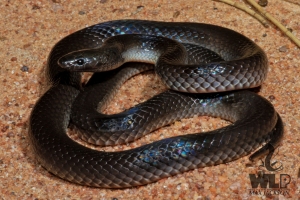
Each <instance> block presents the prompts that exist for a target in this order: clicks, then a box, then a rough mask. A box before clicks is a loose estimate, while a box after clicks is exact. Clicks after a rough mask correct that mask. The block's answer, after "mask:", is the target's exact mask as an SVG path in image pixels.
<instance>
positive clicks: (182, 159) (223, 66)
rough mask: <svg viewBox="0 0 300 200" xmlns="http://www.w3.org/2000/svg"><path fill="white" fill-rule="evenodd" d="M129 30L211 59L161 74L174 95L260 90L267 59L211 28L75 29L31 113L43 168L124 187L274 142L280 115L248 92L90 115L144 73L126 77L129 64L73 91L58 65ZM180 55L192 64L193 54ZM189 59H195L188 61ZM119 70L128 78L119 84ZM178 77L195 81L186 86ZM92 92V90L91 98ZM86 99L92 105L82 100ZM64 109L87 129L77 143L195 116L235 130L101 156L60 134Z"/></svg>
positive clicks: (130, 24) (55, 56)
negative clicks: (205, 53) (198, 49)
mask: <svg viewBox="0 0 300 200" xmlns="http://www.w3.org/2000/svg"><path fill="white" fill-rule="evenodd" d="M127 34H128V35H129V34H145V35H151V36H160V37H166V38H170V39H174V40H176V41H178V42H180V43H183V44H184V46H185V47H186V48H187V49H188V48H189V47H187V46H193V45H199V46H202V47H203V48H207V49H210V50H211V51H213V52H216V56H214V55H213V56H212V57H211V59H209V61H207V62H205V64H204V63H202V64H200V65H199V66H198V67H196V69H193V70H191V69H185V70H180V69H179V68H176V70H174V69H172V68H171V67H167V69H166V70H167V71H168V72H162V74H163V75H162V76H164V74H167V75H166V76H168V77H167V78H168V80H167V81H165V83H166V84H167V85H170V86H171V88H172V89H177V90H179V91H184V92H189V91H192V92H200V91H201V92H203V91H204V92H211V91H213V92H218V91H226V90H236V89H242V88H251V87H256V86H259V85H260V84H261V83H262V82H263V80H264V79H265V77H266V74H267V70H268V67H267V58H266V55H265V53H264V52H263V51H262V50H261V49H260V48H259V47H258V46H257V45H256V44H255V43H253V42H252V41H251V40H249V39H248V38H246V37H244V36H243V35H241V34H239V33H236V32H234V31H232V30H229V29H226V28H222V27H218V26H213V25H207V24H196V23H164V22H153V21H142V20H119V21H111V22H106V23H101V24H98V25H94V26H91V27H88V28H85V29H82V30H80V31H78V32H75V33H73V34H71V35H69V36H67V37H65V38H64V39H62V40H61V41H60V42H58V43H57V44H56V45H55V47H54V48H53V49H52V51H51V53H50V56H49V59H48V68H47V70H48V74H49V78H50V81H52V82H53V83H54V84H53V86H52V87H51V88H50V89H49V90H48V91H47V92H46V93H45V94H44V95H43V96H42V97H41V98H40V99H39V101H38V102H37V104H36V106H35V107H34V109H33V111H32V114H31V117H30V132H29V136H30V140H31V142H32V145H33V149H34V151H35V153H36V155H37V158H38V160H39V162H40V163H41V164H42V166H44V167H45V168H46V169H47V170H49V171H50V172H52V173H53V174H55V175H57V176H59V177H61V178H63V179H66V180H69V181H71V182H75V183H79V184H83V185H89V186H96V187H104V188H124V187H131V186H138V185H144V184H147V183H151V182H154V181H157V180H159V179H161V178H164V177H168V176H172V175H175V174H178V173H182V172H184V171H188V170H191V169H195V168H198V167H205V166H211V165H215V164H220V163H226V162H229V161H232V160H235V159H238V158H240V157H242V156H245V155H247V154H249V153H250V152H252V151H254V150H255V149H256V148H258V147H259V146H261V145H263V144H264V143H266V145H265V146H264V147H262V148H261V149H260V150H259V151H257V152H256V153H254V154H253V155H252V156H251V159H252V158H255V157H257V156H259V155H261V154H265V153H267V152H268V146H270V145H271V146H272V147H276V146H277V145H278V143H279V141H280V139H281V138H282V134H283V125H282V121H281V119H280V117H279V115H278V114H277V113H276V111H275V110H274V108H273V106H272V105H271V104H270V103H269V102H268V101H267V100H265V99H264V98H262V97H260V96H258V95H256V94H255V93H253V92H250V91H233V92H223V93H212V94H186V93H185V94H184V93H180V92H175V91H167V92H164V93H162V94H160V95H158V96H155V97H153V98H151V99H150V100H148V101H147V102H144V103H142V104H139V105H138V106H136V107H134V108H131V109H129V110H127V111H124V112H123V113H120V114H116V115H113V116H106V115H103V114H101V113H98V112H96V111H95V110H96V108H97V102H99V101H100V104H99V106H105V105H106V104H107V101H108V99H109V97H108V96H111V94H112V93H113V90H115V89H116V88H117V87H118V86H117V85H119V84H121V83H122V82H124V81H125V80H126V79H127V78H128V77H130V76H132V75H133V74H135V73H138V72H139V71H143V70H145V69H148V68H149V67H148V66H147V67H145V68H143V69H141V70H139V67H136V68H135V69H134V70H137V71H138V72H134V73H132V71H131V70H130V69H128V68H124V69H120V70H119V72H118V73H117V74H116V75H113V76H111V78H110V79H107V78H106V75H101V74H100V75H99V74H98V75H95V77H96V76H100V78H101V79H102V81H100V83H97V85H95V86H93V85H91V86H88V87H86V88H84V92H80V88H81V80H80V74H79V73H78V72H71V71H68V70H65V69H62V68H61V67H60V66H59V65H58V60H59V59H60V58H61V57H62V56H65V55H67V54H69V53H70V52H77V51H80V50H82V49H95V48H99V47H101V46H102V45H103V43H104V42H105V41H106V40H107V39H108V38H111V37H112V36H117V35H127ZM188 54H189V59H190V57H191V56H190V55H193V54H192V53H188ZM219 56H220V57H221V58H222V59H221V60H220V59H219ZM171 59H173V58H172V57H171ZM174 59H175V58H174ZM187 62H188V63H189V64H190V63H192V64H194V63H196V61H195V59H191V60H189V61H187ZM196 71H197V72H198V73H195V72H196ZM187 72H190V73H187ZM106 73H109V72H106ZM128 73H130V75H128ZM124 74H125V75H126V74H127V78H122V77H124V76H123V75H124ZM101 76H102V77H101ZM176 77H177V78H176ZM98 78H99V77H98ZM192 78H194V80H197V81H194V80H192ZM121 79H122V80H121ZM182 79H185V80H187V81H188V82H189V83H191V81H192V82H193V83H195V84H189V85H186V84H185V83H184V81H181V80H182ZM93 80H94V78H92V79H91V81H90V83H91V82H93ZM116 82H118V84H116V85H115V86H114V84H115V83H116ZM168 83H170V84H168ZM196 83H197V84H196ZM191 86H196V87H191ZM96 88H97V89H96ZM101 88H102V89H101ZM186 88H189V89H186ZM98 89H100V91H99V90H98ZM91 94H98V95H96V96H98V97H99V98H96V97H95V98H93V97H91ZM86 100H90V101H91V102H90V103H86ZM72 104H74V105H73V107H74V108H72ZM77 105H78V106H77ZM163 105H167V106H168V107H163ZM85 106H86V107H85ZM76 109H77V110H79V111H76ZM72 110H73V111H72ZM87 110H88V111H87ZM71 112H72V121H73V122H74V123H75V124H76V125H78V126H81V128H80V129H87V130H88V133H87V134H85V135H84V136H82V138H83V139H85V140H87V141H88V142H91V143H96V144H100V145H111V144H116V143H124V142H130V141H132V140H134V139H136V138H139V137H141V136H142V135H145V134H146V133H147V132H149V131H152V130H154V129H156V128H158V127H160V126H161V125H165V124H168V123H171V122H173V121H175V120H178V119H181V118H184V117H190V116H194V115H196V114H197V115H210V116H218V117H222V118H224V119H227V120H230V121H232V122H233V124H231V125H229V126H227V127H224V128H221V129H218V130H215V131H211V132H207V133H197V134H189V135H184V136H178V137H172V138H167V139H164V140H161V141H157V142H154V143H151V144H148V145H145V146H142V147H139V148H136V149H132V150H127V151H122V152H99V151H95V150H92V149H88V148H86V147H83V146H81V145H79V144H78V143H76V142H74V141H73V140H71V139H70V138H69V137H68V136H67V135H66V129H67V127H68V125H69V121H70V114H71ZM87 119H90V120H91V121H88V120H87ZM112 130H114V131H116V132H117V133H112ZM98 131H100V132H101V135H98V133H97V132H98ZM99 138H100V139H99Z"/></svg>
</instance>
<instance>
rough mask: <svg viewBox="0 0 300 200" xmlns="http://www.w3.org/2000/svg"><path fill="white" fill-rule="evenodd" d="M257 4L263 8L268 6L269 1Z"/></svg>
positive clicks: (263, 0) (261, 0)
mask: <svg viewBox="0 0 300 200" xmlns="http://www.w3.org/2000/svg"><path fill="white" fill-rule="evenodd" d="M257 3H258V4H259V5H260V6H262V7H266V6H267V5H268V0H259V1H258V2H257Z"/></svg>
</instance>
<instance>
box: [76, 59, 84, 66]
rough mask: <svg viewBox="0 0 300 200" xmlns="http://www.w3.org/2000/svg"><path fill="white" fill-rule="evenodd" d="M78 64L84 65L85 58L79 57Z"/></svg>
mask: <svg viewBox="0 0 300 200" xmlns="http://www.w3.org/2000/svg"><path fill="white" fill-rule="evenodd" d="M76 64H77V65H83V64H84V60H83V59H82V58H80V59H78V60H77V61H76Z"/></svg>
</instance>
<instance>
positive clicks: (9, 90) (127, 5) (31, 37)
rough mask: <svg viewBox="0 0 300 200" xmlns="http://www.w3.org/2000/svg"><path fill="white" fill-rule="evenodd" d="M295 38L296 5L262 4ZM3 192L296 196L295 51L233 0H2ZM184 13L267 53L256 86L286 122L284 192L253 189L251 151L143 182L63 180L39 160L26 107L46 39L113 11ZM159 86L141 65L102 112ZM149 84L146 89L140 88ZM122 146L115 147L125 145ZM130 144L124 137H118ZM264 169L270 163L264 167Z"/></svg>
mask: <svg viewBox="0 0 300 200" xmlns="http://www.w3.org/2000/svg"><path fill="white" fill-rule="evenodd" d="M266 10H267V11H268V12H270V13H271V14H272V15H273V16H274V17H276V18H277V19H278V20H279V21H280V22H281V23H283V24H284V25H285V26H286V27H288V28H290V29H292V31H293V33H294V34H295V35H296V36H298V38H300V24H299V21H300V6H299V5H296V4H292V3H288V2H285V1H282V0H272V1H270V2H269V4H268V7H267V8H266ZM0 16H1V20H0V25H1V30H0V52H1V53H0V66H1V67H0V81H1V86H0V94H1V98H0V149H1V151H0V183H1V184H0V197H1V199H119V200H121V199H133V198H135V199H225V198H228V199H261V198H262V199H265V198H267V199H268V198H269V199H285V198H291V199H298V198H299V197H300V196H299V192H300V179H299V172H298V171H299V160H300V158H299V157H300V153H299V149H300V143H299V140H300V137H299V131H300V111H299V107H300V102H299V92H300V82H299V81H298V78H299V73H300V68H299V65H300V61H299V57H300V51H299V48H298V47H296V45H295V44H294V43H292V42H291V41H290V40H289V39H287V38H286V37H285V36H284V35H283V34H282V33H281V32H280V31H279V30H278V29H277V28H275V27H274V26H272V25H271V26H270V27H269V28H265V27H263V26H262V25H261V24H260V23H259V22H258V21H257V20H255V19H254V18H252V17H251V16H249V15H247V14H245V13H244V12H242V11H240V10H237V9H235V8H233V7H231V6H228V5H225V4H222V3H218V2H215V1H211V0H198V1H196V0H190V1H186V0H177V1H171V0H154V1H143V0H136V1H130V0H129V1H124V0H118V1H111V0H86V1H84V0H76V1H70V0H39V1H38V0H37V1H20V0H16V1H10V0H2V1H1V2H0ZM128 18H133V19H147V20H161V21H181V22H184V21H189V22H204V23H209V24H216V25H220V26H224V27H227V28H231V29H233V30H236V31H238V32H240V33H242V34H244V35H246V36H247V37H249V38H251V39H252V40H253V41H255V42H256V43H257V44H258V45H260V46H261V47H262V48H263V49H264V50H265V52H266V53H267V55H268V58H269V63H270V71H269V74H268V78H267V80H266V81H265V83H264V84H263V85H262V88H261V91H260V95H262V96H264V97H266V98H267V99H269V100H270V101H271V102H272V103H273V105H274V106H275V108H276V110H277V111H278V113H279V114H280V115H281V117H282V119H283V121H284V124H285V136H284V140H283V142H282V146H281V147H280V148H279V151H278V152H277V155H276V157H275V159H276V160H277V161H280V162H281V163H282V165H283V167H284V168H283V170H282V171H280V172H275V173H274V174H275V175H276V176H275V177H276V179H275V180H276V182H277V183H278V182H279V176H280V174H288V175H289V176H290V177H291V180H290V183H289V184H288V185H287V189H288V193H289V194H288V195H285V196H284V195H277V194H275V195H272V196H269V197H266V196H264V195H250V190H249V189H251V184H250V179H249V174H256V173H257V172H258V170H259V167H258V165H259V163H258V164H256V165H254V166H252V167H247V166H246V164H247V163H249V161H248V157H245V158H242V159H239V160H237V161H234V162H231V163H228V164H223V165H218V166H214V167H207V168H200V169H196V170H193V171H190V172H187V173H184V174H181V175H177V176H174V177H170V178H167V179H163V180H161V181H159V182H156V183H153V184H149V185H146V186H142V187H136V188H130V189H124V190H109V189H99V188H89V187H84V186H79V185H76V184H72V183H69V182H66V181H64V180H61V179H59V178H57V177H55V176H53V175H51V174H50V173H48V172H47V171H46V170H45V169H44V168H42V167H41V166H40V165H39V163H38V162H37V161H36V159H35V156H34V155H33V152H32V151H31V148H30V143H29V140H28V119H29V115H30V112H31V110H32V108H33V106H34V104H35V102H36V101H37V100H38V98H39V97H40V96H41V94H42V89H43V87H44V86H45V78H44V76H43V70H44V67H45V64H46V59H47V56H48V54H49V51H50V50H51V48H52V47H53V45H54V44H55V43H56V42H57V41H59V40H60V39H61V38H63V37H64V36H66V35H68V34H71V33H72V32H74V31H76V30H78V29H81V28H84V27H86V26H89V25H93V24H95V23H99V22H104V21H109V20H114V19H128ZM163 88H164V87H163V86H162V84H161V83H160V81H159V80H158V78H157V77H156V76H155V75H153V73H145V74H143V75H139V76H137V77H135V78H133V79H132V80H130V81H128V82H127V83H126V84H125V85H124V86H123V87H122V88H121V90H120V93H119V94H118V95H117V96H116V97H115V99H114V101H113V102H112V104H111V107H110V109H109V110H108V112H117V111H120V110H124V109H127V108H129V107H130V106H132V105H134V104H137V103H138V102H141V101H144V100H146V99H147V98H149V97H151V96H153V95H154V94H156V93H158V92H159V91H161V90H162V89H163ZM145 94H146V95H145ZM225 124H227V123H226V122H225V121H223V120H220V119H213V118H210V117H194V118H192V119H186V120H181V121H178V122H176V123H174V124H172V125H171V126H168V127H165V128H161V129H159V130H158V131H156V132H155V133H153V134H150V135H149V136H146V137H145V138H144V139H142V140H139V141H138V142H137V143H133V144H130V145H129V146H130V147H131V146H137V145H139V144H144V143H149V142H152V141H155V140H159V139H162V138H167V137H170V136H172V135H179V134H184V133H193V132H195V131H206V130H212V129H215V128H217V127H220V126H223V125H225ZM122 148H123V147H120V148H118V149H122ZM125 148H127V147H125ZM266 173H270V172H268V171H266Z"/></svg>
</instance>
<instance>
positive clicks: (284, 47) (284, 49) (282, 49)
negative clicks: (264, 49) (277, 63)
mask: <svg viewBox="0 0 300 200" xmlns="http://www.w3.org/2000/svg"><path fill="white" fill-rule="evenodd" d="M279 51H280V52H287V51H288V48H287V47H286V46H281V47H280V48H279Z"/></svg>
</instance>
